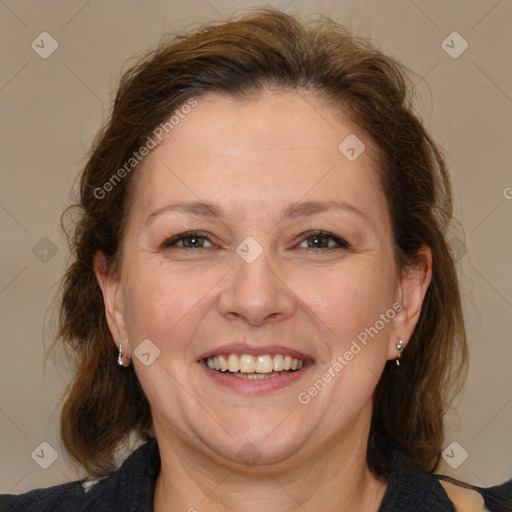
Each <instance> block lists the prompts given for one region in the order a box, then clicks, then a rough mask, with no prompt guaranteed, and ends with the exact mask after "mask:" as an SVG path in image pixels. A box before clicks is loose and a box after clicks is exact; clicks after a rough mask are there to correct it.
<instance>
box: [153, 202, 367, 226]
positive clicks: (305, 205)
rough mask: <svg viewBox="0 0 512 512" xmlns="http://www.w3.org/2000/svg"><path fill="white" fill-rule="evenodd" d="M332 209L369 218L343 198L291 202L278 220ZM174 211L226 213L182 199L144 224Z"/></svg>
mask: <svg viewBox="0 0 512 512" xmlns="http://www.w3.org/2000/svg"><path fill="white" fill-rule="evenodd" d="M332 210H342V211H345V212H349V213H353V214H356V215H357V216H359V217H361V218H363V219H364V220H367V221H368V220H369V219H368V216H367V215H366V214H365V213H364V212H362V211H361V210H359V209H358V208H356V207H355V206H353V205H351V204H349V203H347V202H346V201H343V200H336V201H334V200H333V201H299V202H296V203H291V204H289V205H288V206H286V208H285V209H284V210H283V212H282V215H281V218H280V220H288V219H295V218H300V217H308V216H311V215H315V214H318V213H324V212H328V211H332ZM169 211H176V212H179V213H185V214H189V215H193V216H195V217H204V218H216V217H217V218H223V217H225V216H226V214H225V213H224V212H223V210H222V209H221V208H219V207H217V206H215V205H214V204H213V203H207V202H203V201H182V202H180V203H175V204H169V205H166V206H164V207H162V208H158V209H156V210H154V211H152V212H151V213H150V214H149V216H148V218H147V219H146V221H145V224H148V223H150V222H151V221H152V220H153V219H154V218H155V217H157V216H159V215H160V214H162V213H165V212H169Z"/></svg>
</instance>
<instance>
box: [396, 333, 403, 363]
mask: <svg viewBox="0 0 512 512" xmlns="http://www.w3.org/2000/svg"><path fill="white" fill-rule="evenodd" d="M403 346H404V340H403V339H402V338H400V341H399V342H398V344H397V346H396V348H397V350H398V355H397V356H396V365H397V366H400V358H401V357H402V354H401V352H400V351H401V350H402V348H403Z"/></svg>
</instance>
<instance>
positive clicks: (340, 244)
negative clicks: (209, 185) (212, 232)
mask: <svg viewBox="0 0 512 512" xmlns="http://www.w3.org/2000/svg"><path fill="white" fill-rule="evenodd" d="M313 237H316V238H322V237H324V238H329V239H331V240H333V241H334V242H335V243H336V244H337V247H318V248H314V247H301V249H306V250H308V251H317V250H318V249H322V250H324V251H325V250H333V249H348V248H349V247H350V244H349V243H348V242H346V241H345V240H343V238H340V237H339V236H336V235H334V234H332V233H329V232H328V231H318V230H317V231H308V232H306V233H304V234H303V236H302V238H301V239H300V240H299V243H302V242H304V241H306V240H308V239H309V238H313ZM187 238H201V239H206V240H209V239H208V236H207V235H206V234H205V233H202V232H200V231H187V232H185V233H180V234H179V235H176V236H173V237H171V238H169V239H167V240H166V241H165V242H164V243H163V244H162V247H163V248H164V249H169V248H171V247H173V246H176V243H177V242H181V241H182V240H186V239H187ZM210 243H212V242H211V241H210ZM217 247H218V246H215V245H214V247H213V248H217ZM178 248H179V249H191V248H195V249H211V247H178Z"/></svg>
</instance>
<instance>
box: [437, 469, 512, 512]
mask: <svg viewBox="0 0 512 512" xmlns="http://www.w3.org/2000/svg"><path fill="white" fill-rule="evenodd" d="M435 476H436V478H437V479H438V481H439V483H440V484H441V485H442V486H443V488H444V490H445V492H446V494H447V496H448V498H449V499H450V501H452V503H453V505H454V506H455V509H456V511H457V512H459V511H460V512H466V511H468V512H473V511H474V512H480V511H485V512H510V511H512V479H511V480H508V481H507V482H504V483H503V484H501V485H495V486H493V487H478V486H476V485H470V484H466V483H464V482H460V481H458V480H455V479H452V478H450V477H446V476H444V475H435Z"/></svg>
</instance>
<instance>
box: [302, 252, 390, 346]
mask: <svg viewBox="0 0 512 512" xmlns="http://www.w3.org/2000/svg"><path fill="white" fill-rule="evenodd" d="M372 260H373V257H372V258H369V259H368V261H367V262H364V264H362V263H361V264H348V263H347V264H346V265H343V266H342V265H340V266H339V268H337V269H336V268H335V269H333V268H332V267H325V269H322V270H319V271H317V272H315V273H314V274H311V275H308V276H304V275H302V276H299V277H298V279H297V281H296V285H295V289H296V290H297V294H298V295H300V297H302V298H303V300H304V302H305V303H306V304H307V306H308V307H309V308H310V309H311V310H312V311H313V312H314V313H315V315H316V316H317V317H318V318H319V319H320V320H321V321H322V323H323V324H324V325H325V327H326V328H329V329H330V330H331V332H332V333H335V334H339V335H342V336H341V339H345V340H346V339H347V338H346V337H347V336H352V337H354V336H356V335H357V334H358V333H359V332H360V331H361V330H362V329H364V328H365V327H369V326H370V325H373V324H374V323H375V321H376V320H377V319H378V318H379V315H380V314H383V313H385V312H386V310H388V309H389V308H390V307H391V305H392V293H391V290H392V278H391V276H390V275H389V274H388V275H384V274H383V272H382V270H381V268H382V267H381V266H380V265H377V264H376V262H374V261H372Z"/></svg>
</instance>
